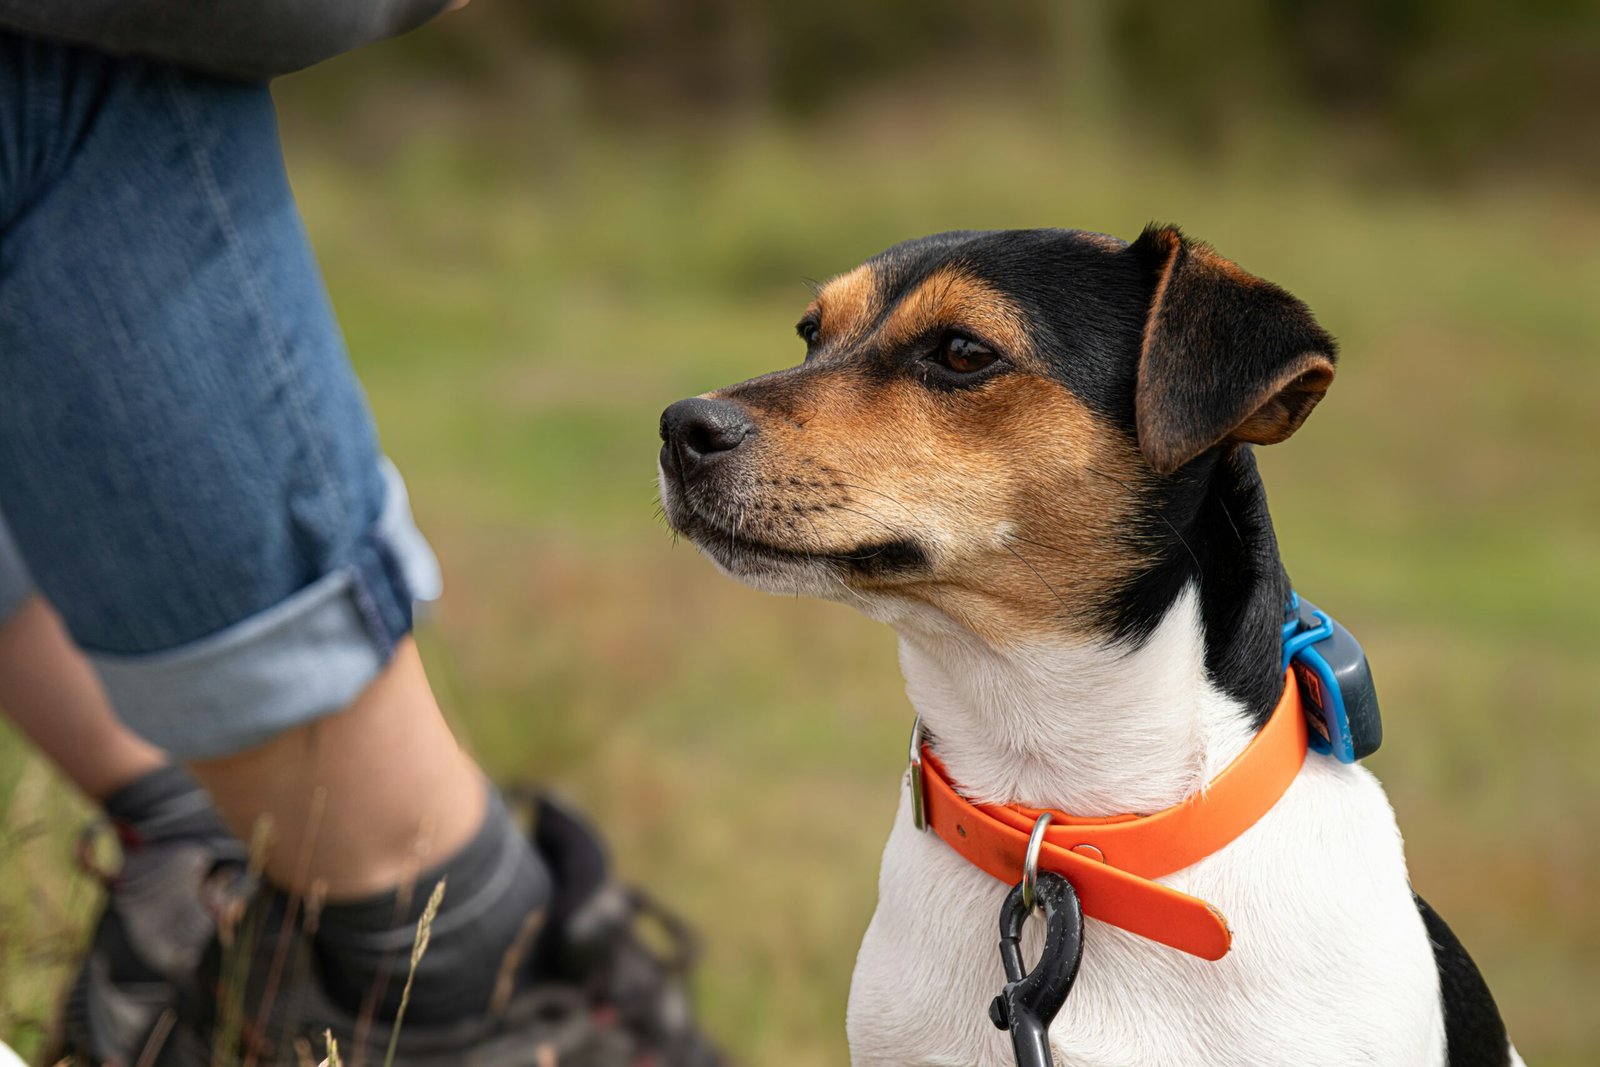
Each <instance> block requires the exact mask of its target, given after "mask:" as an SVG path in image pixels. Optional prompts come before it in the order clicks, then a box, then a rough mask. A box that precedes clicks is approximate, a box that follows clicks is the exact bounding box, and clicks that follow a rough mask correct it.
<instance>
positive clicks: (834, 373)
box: [661, 227, 1334, 641]
mask: <svg viewBox="0 0 1600 1067" xmlns="http://www.w3.org/2000/svg"><path fill="white" fill-rule="evenodd" d="M798 330H799V333H800V337H801V340H802V341H803V342H804V345H805V361H804V362H803V363H801V364H800V365H799V366H797V367H792V368H790V369H788V370H782V371H778V372H777V373H774V374H768V375H765V376H763V377H759V378H754V379H752V380H750V381H747V382H744V383H742V384H740V385H735V386H731V387H729V388H726V389H720V390H717V391H716V392H713V393H708V394H706V395H704V396H701V397H697V398H694V399H690V400H682V401H679V402H678V403H676V404H673V405H672V406H671V407H669V408H668V409H667V410H666V411H665V412H664V413H663V415H662V417H661V437H662V440H663V442H664V443H663V445H662V449H661V493H662V500H663V503H664V505H665V510H666V515H667V519H668V521H669V522H670V523H671V524H672V525H673V527H674V528H676V529H677V530H679V531H681V532H682V533H684V534H685V535H686V536H688V537H689V538H691V539H692V540H693V541H694V542H695V544H697V545H698V546H699V547H700V548H701V550H702V551H704V552H705V553H706V554H707V555H709V556H710V557H711V558H712V559H713V560H715V561H716V562H717V564H719V565H720V566H721V567H722V568H723V569H724V570H725V571H727V572H728V573H729V574H731V575H733V576H735V577H737V578H739V579H741V580H742V581H745V582H747V583H749V584H750V585H753V586H756V587H758V588H761V589H766V590H769V591H773V592H784V593H806V594H809V595H815V596H821V597H827V598H831V599H837V600H843V601H846V602H852V603H857V604H858V605H859V606H862V607H864V608H865V609H866V610H867V611H868V612H869V613H870V614H873V615H875V616H877V617H882V618H888V619H894V618H896V617H899V616H901V615H903V614H904V613H907V612H916V611H922V612H925V611H927V610H928V609H930V608H931V609H933V610H934V611H936V612H938V613H939V614H940V615H942V616H944V617H948V618H949V619H952V620H954V621H955V622H956V623H958V624H960V625H961V626H963V627H965V628H967V629H968V630H971V631H973V632H974V633H977V634H978V635H980V636H982V637H984V638H986V639H988V640H993V641H1006V640H1008V639H1013V638H1018V637H1026V636H1030V635H1040V634H1043V633H1068V634H1077V635H1082V636H1091V635H1094V634H1096V633H1109V632H1110V631H1111V630H1114V629H1115V624H1114V621H1113V620H1114V616H1115V614H1116V609H1115V604H1116V602H1117V600H1118V598H1119V597H1123V596H1126V595H1128V591H1129V590H1130V589H1133V588H1135V587H1136V585H1137V583H1138V582H1139V580H1140V577H1141V575H1145V574H1148V573H1149V572H1150V571H1151V569H1152V568H1153V567H1156V566H1158V565H1159V563H1160V562H1161V556H1162V554H1163V553H1164V552H1165V551H1167V550H1168V549H1169V548H1171V547H1173V545H1174V541H1173V538H1174V537H1177V540H1178V541H1181V540H1182V538H1181V535H1178V533H1177V529H1176V528H1175V527H1174V524H1173V521H1172V517H1171V516H1170V515H1169V512H1170V510H1171V506H1172V501H1173V499H1174V493H1175V488H1174V487H1176V486H1180V485H1191V486H1192V485H1193V484H1194V483H1195V482H1196V479H1197V478H1200V477H1201V475H1200V474H1199V473H1197V472H1202V471H1204V470H1208V469H1209V468H1210V467H1212V466H1214V465H1215V462H1216V460H1217V459H1218V457H1221V456H1225V455H1227V454H1229V453H1230V452H1232V451H1234V450H1235V449H1236V447H1237V446H1238V445H1240V444H1241V443H1254V444H1270V443H1273V442H1276V441H1281V440H1283V439H1284V438H1286V437H1288V436H1289V435H1290V434H1292V433H1293V432H1294V431H1295V429H1296V428H1298V427H1299V425H1300V424H1301V422H1302V421H1303V420H1304V419H1305V417H1306V416H1307V414H1309V413H1310V411H1311V409H1312V408H1313V407H1314V406H1315V405H1316V403H1317V401H1318V400H1320V399H1321V397H1322V394H1323V392H1324V391H1325V390H1326V389H1327V387H1328V384H1329V382H1330V381H1331V380H1332V378H1333V364H1334V345H1333V342H1332V340H1331V339H1330V338H1329V337H1328V335H1327V334H1326V333H1324V332H1323V331H1322V330H1321V328H1319V327H1318V326H1317V324H1316V322H1315V321H1314V320H1313V319H1312V317H1311V314H1310V312H1309V311H1308V310H1307V309H1306V307H1305V306H1304V305H1303V304H1301V303H1300V302H1299V301H1298V300H1296V299H1295V298H1294V297H1292V296H1290V295H1289V294H1288V293H1286V292H1284V291H1283V290H1282V289H1280V288H1278V287H1277V286H1275V285H1272V284H1271V283H1269V282H1265V281H1263V280H1261V279H1259V278H1256V277H1254V276H1252V275H1250V274H1247V273H1246V272H1244V271H1243V270H1241V269H1240V268H1239V267H1237V266H1236V265H1234V264H1233V263H1231V262H1229V261H1228V260H1226V259H1223V258H1222V257H1221V256H1219V255H1217V254H1216V253H1215V252H1213V251H1212V250H1211V249H1209V248H1208V247H1206V246H1205V245H1202V244H1197V243H1194V242H1191V241H1189V240H1188V239H1186V238H1185V237H1184V236H1183V235H1182V234H1180V233H1179V232H1178V231H1177V230H1176V229H1172V228H1154V227H1152V228H1148V229H1146V230H1145V232H1144V233H1143V234H1142V235H1141V236H1140V237H1139V239H1138V240H1137V241H1135V242H1134V243H1132V244H1131V245H1130V244H1125V243H1123V242H1121V241H1118V240H1116V239H1114V238H1110V237H1106V236H1103V235H1100V234H1092V233H1085V232H1079V231H1062V230H1027V231H1005V232H960V233H946V234H939V235H936V236H933V237H926V238H922V239H919V240H915V241H908V242H906V243H904V244H900V245H897V246H895V247H894V248H891V249H889V250H888V251H887V252H884V253H883V254H881V255H879V256H877V257H875V258H874V259H871V260H869V261H868V262H867V263H865V264H863V265H862V266H860V267H857V268H856V269H855V270H853V271H851V272H849V273H848V274H844V275H841V276H839V277H837V278H834V279H833V280H832V281H830V282H828V283H827V284H826V285H825V286H823V287H822V289H821V291H820V292H819V294H818V296H817V298H816V300H815V301H813V302H812V304H811V306H810V307H808V308H807V309H806V310H805V313H804V314H803V316H802V317H801V319H800V322H799V326H798ZM1190 495H1192V493H1191V494H1190ZM1169 534H1170V536H1169Z"/></svg>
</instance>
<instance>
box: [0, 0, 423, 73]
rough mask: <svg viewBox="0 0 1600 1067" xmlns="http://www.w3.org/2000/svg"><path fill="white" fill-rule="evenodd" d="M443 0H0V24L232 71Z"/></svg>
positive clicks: (346, 40)
mask: <svg viewBox="0 0 1600 1067" xmlns="http://www.w3.org/2000/svg"><path fill="white" fill-rule="evenodd" d="M447 2H448V0H0V27H4V28H6V29H12V30H17V31H18V32H21V33H27V34H33V35H35V36H39V37H53V38H56V39H58V40H65V41H71V42H73V43H75V44H81V45H87V46H88V47H90V48H95V49H98V50H100V51H103V52H111V53H113V54H116V55H135V56H143V57H145V58H147V59H155V60H160V61H162V62H165V63H173V64H176V65H178V66H181V67H190V68H193V69H195V70H200V71H204V72H205V73H207V74H215V75H217V76H219V77H224V78H234V79H241V80H256V79H261V78H270V77H272V76H274V75H277V74H287V73H288V72H289V71H292V70H299V69H301V68H302V67H309V66H310V65H311V64H313V63H319V62H321V61H322V60H324V59H328V58H330V57H331V56H336V55H338V54H339V53H341V52H348V51H350V50H351V49H352V48H359V47H360V46H361V45H364V44H368V43H370V42H372V41H379V40H382V39H384V38H385V37H393V36H395V35H397V34H401V33H405V32H406V31H407V30H412V29H415V28H416V27H418V26H420V25H422V24H423V23H424V22H427V21H428V20H429V19H431V18H433V16H435V15H437V14H438V13H439V12H440V11H442V10H443V9H444V7H445V5H446V3H447Z"/></svg>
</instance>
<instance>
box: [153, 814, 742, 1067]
mask: <svg viewBox="0 0 1600 1067" xmlns="http://www.w3.org/2000/svg"><path fill="white" fill-rule="evenodd" d="M516 799H517V800H519V801H520V802H521V803H522V805H523V806H524V807H526V808H527V809H528V811H529V812H530V815H531V820H532V829H531V835H530V836H531V844H532V847H533V848H534V849H535V850H536V851H537V853H538V855H539V857H540V859H541V861H542V862H543V863H544V864H545V865H546V867H547V869H548V870H549V872H550V874H551V879H552V882H553V895H552V899H551V901H550V903H549V905H548V906H547V907H546V908H545V909H543V910H542V911H541V912H536V913H534V914H533V915H531V916H529V922H528V924H527V925H526V926H525V927H524V936H522V937H519V938H518V940H517V942H516V943H514V944H513V945H512V947H511V948H510V949H509V950H508V951H507V953H506V958H505V959H504V960H503V961H502V964H501V970H500V981H499V982H498V983H497V986H496V989H495V992H494V995H493V996H492V997H491V999H490V1003H489V1004H488V1006H487V1008H486V1009H485V1010H484V1011H483V1012H482V1013H481V1014H479V1015H478V1016H476V1017H472V1018H465V1019H461V1020H457V1021H454V1022H451V1023H448V1024H434V1023H429V1024H426V1025H423V1024H414V1023H408V1022H406V1021H405V1020H404V1017H403V1016H402V1017H401V1020H400V1022H399V1023H398V1024H396V1023H393V1022H387V1021H375V1020H374V1019H373V1018H372V1011H371V1008H370V1004H372V1003H376V1002H378V1001H381V1000H382V999H383V994H384V993H385V992H386V990H385V989H383V988H378V989H375V990H371V991H369V992H368V997H367V1000H368V1004H369V1007H367V1008H366V1009H365V1010H361V1011H355V1012H352V1011H350V1010H349V1009H348V1008H346V1007H343V1006H341V1005H339V1004H336V1003H334V1001H333V999H332V998H331V997H330V996H329V995H328V994H327V991H326V988H327V983H326V982H325V980H324V979H323V976H322V974H321V970H320V968H321V961H320V960H319V958H318V953H317V950H316V946H315V944H314V940H313V935H314V933H315V926H316V921H317V915H316V912H317V909H316V907H315V905H314V903H313V905H312V906H310V907H306V906H303V905H302V902H300V901H298V900H296V899H294V898H291V897H289V896H286V895H284V894H282V893H279V892H277V891H274V890H272V889H270V888H269V887H263V886H260V885H257V884H254V883H253V880H252V879H250V878H240V877H232V878H229V879H223V880H219V882H218V883H217V885H218V887H219V889H220V897H219V900H218V903H217V906H216V911H217V913H218V915H219V922H218V928H217V936H216V937H215V938H213V939H212V941H211V943H210V945H209V947H208V948H207V950H206V953H205V956H204V958H203V959H202V961H201V964H200V967H199V969H198V972H197V974H196V977H195V980H194V981H192V982H190V983H188V984H187V985H186V987H185V989H184V991H183V996H182V997H181V998H180V1001H179V1003H177V1004H176V1005H175V1007H174V1008H173V1009H172V1010H169V1011H168V1012H165V1013H163V1015H162V1016H161V1017H159V1018H158V1019H157V1020H156V1022H155V1024H154V1025H152V1026H151V1027H150V1030H149V1033H148V1034H147V1036H146V1038H145V1040H144V1042H143V1043H142V1045H141V1049H140V1052H139V1056H140V1057H141V1060H140V1062H141V1063H142V1064H148V1065H149V1067H216V1065H218V1064H234V1063H246V1064H255V1065H259V1067H303V1065H308V1064H310V1065H314V1064H318V1063H321V1062H322V1061H323V1060H324V1059H325V1058H327V1057H328V1052H329V1045H328V1041H327V1037H326V1036H325V1035H328V1036H331V1037H332V1038H333V1040H334V1041H335V1042H336V1043H337V1047H338V1055H339V1062H340V1063H341V1064H343V1065H344V1067H358V1065H363V1064H365V1065H367V1067H378V1065H380V1064H383V1063H384V1062H385V1061H386V1059H387V1056H388V1051H389V1047H390V1044H391V1041H392V1042H393V1044H394V1050H395V1055H394V1064H395V1065H396V1067H447V1065H448V1067H461V1065H466V1067H721V1065H722V1064H723V1062H724V1061H723V1060H722V1058H721V1056H720V1055H719V1054H718V1053H717V1052H716V1050H715V1049H714V1048H713V1047H712V1046H711V1044H710V1043H709V1042H708V1041H706V1040H705V1039H704V1038H703V1037H702V1036H701V1035H700V1034H699V1032H698V1031H697V1030H696V1029H695V1027H694V1022H693V1016H692V1012H691V1009H690V1003H689V997H688V992H687V988H686V984H687V977H688V970H689V968H690V966H691V964H692V962H693V958H694V951H693V945H692V942H691V939H690V937H689V934H688V931H687V930H686V929H685V928H684V927H683V925H682V924H681V923H679V922H678V921H677V920H676V919H674V918H673V917H671V916H670V915H668V914H666V913H665V912H664V911H663V910H662V909H660V908H659V907H657V906H656V905H654V904H653V903H651V902H650V901H649V900H647V899H646V898H645V897H644V896H643V895H642V894H640V893H639V892H638V891H636V890H633V889H629V888H627V887H624V886H621V885H619V884H617V883H616V882H614V881H613V880H612V879H611V877H610V875H609V869H608V868H609V865H608V863H607V860H606V856H605V852H604V849H603V847H602V846H601V844H600V842H599V840H598V838H597V837H596V835H595V834H594V832H593V831H592V830H591V829H590V828H589V827H588V826H587V825H586V824H585V823H584V822H583V821H582V820H581V819H579V818H578V817H577V816H576V815H574V814H573V813H571V812H570V811H568V810H567V809H565V808H563V807H561V806H559V805H557V804H555V803H554V802H552V801H550V800H549V799H548V798H546V797H543V796H540V795H537V794H532V793H527V792H524V793H521V794H519V795H518V796H517V798H516ZM428 888H429V887H425V886H418V887H417V891H418V892H425V891H426V890H427V889H428ZM651 924H653V925H655V926H656V927H657V928H658V931H657V934H656V936H655V937H654V939H653V940H655V941H659V942H661V943H663V944H664V945H665V946H666V948H665V949H664V950H663V949H656V948H652V947H650V945H649V944H648V943H647V941H646V937H647V936H649V935H647V934H643V933H642V928H645V927H647V926H648V925H651ZM423 943H424V944H425V939H424V941H423ZM424 951H425V949H424ZM413 954H414V953H413ZM409 962H410V961H409V959H407V958H402V959H398V960H396V961H395V966H394V968H393V970H392V971H391V973H390V975H389V977H388V982H389V983H392V984H394V985H395V986H399V985H402V984H403V983H404V982H405V981H406V971H407V965H408V963H409ZM402 1003H403V1001H402Z"/></svg>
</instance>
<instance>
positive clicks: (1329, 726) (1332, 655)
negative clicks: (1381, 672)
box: [1283, 592, 1383, 763]
mask: <svg viewBox="0 0 1600 1067" xmlns="http://www.w3.org/2000/svg"><path fill="white" fill-rule="evenodd" d="M1283 666H1285V667H1290V666H1292V667H1293V668H1294V675H1295V680H1296V681H1297V682H1298V683H1299V685H1300V699H1301V701H1302V703H1304V705H1305V709H1306V718H1307V719H1308V720H1309V721H1310V723H1311V742H1310V743H1311V748H1312V750H1313V751H1316V752H1331V753H1332V754H1333V756H1334V758H1336V759H1337V760H1339V762H1340V763H1354V762H1355V761H1356V760H1358V759H1364V758H1365V757H1367V756H1370V755H1371V754H1372V753H1373V752H1375V751H1377V748H1378V745H1379V744H1380V743H1381V742H1382V741H1383V722H1382V720H1381V719H1380V718H1379V717H1378V693H1377V690H1375V689H1374V688H1373V687H1372V669H1371V668H1370V667H1368V666H1367V655H1366V653H1365V652H1362V651H1361V646H1360V644H1358V643H1357V642H1356V639H1355V638H1354V637H1352V636H1350V631H1349V630H1346V629H1345V628H1344V627H1343V626H1340V625H1339V624H1338V623H1337V622H1335V621H1334V620H1333V619H1332V618H1330V617H1329V616H1328V614H1327V613H1326V612H1323V611H1319V610H1317V606H1316V605H1315V604H1313V603H1311V601H1309V600H1302V599H1301V598H1300V597H1299V596H1298V595H1296V594H1295V593H1292V592H1291V593H1290V594H1289V604H1288V607H1287V608H1286V609H1285V610H1284V623H1283Z"/></svg>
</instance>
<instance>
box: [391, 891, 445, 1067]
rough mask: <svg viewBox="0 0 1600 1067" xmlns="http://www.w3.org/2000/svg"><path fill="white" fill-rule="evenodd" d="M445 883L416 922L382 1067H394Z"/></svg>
mask: <svg viewBox="0 0 1600 1067" xmlns="http://www.w3.org/2000/svg"><path fill="white" fill-rule="evenodd" d="M445 881H446V879H443V878H441V879H439V884H438V885H436V886H434V887H433V892H432V893H430V894H429V895H428V903H427V904H426V905H424V906H423V909H422V918H420V919H418V920H417V937H416V940H415V941H413V942H412V943H411V969H410V970H408V971H407V972H406V984H405V988H404V989H402V990H400V1007H399V1009H398V1010H397V1011H396V1012H395V1013H394V1028H393V1029H392V1030H390V1031H389V1051H388V1052H386V1053H385V1054H384V1057H383V1067H394V1054H395V1050H396V1049H397V1048H398V1047H399V1044H400V1026H401V1024H402V1023H404V1022H405V1018H406V1007H407V1006H408V1005H409V1004H410V1003H411V983H412V981H413V980H414V979H415V978H416V976H417V965H418V964H419V963H421V962H422V957H423V954H424V953H426V952H427V951H428V941H429V939H430V938H431V937H432V936H433V920H434V919H435V918H436V917H437V916H438V914H439V904H440V903H441V902H442V901H443V900H444V886H445Z"/></svg>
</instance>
